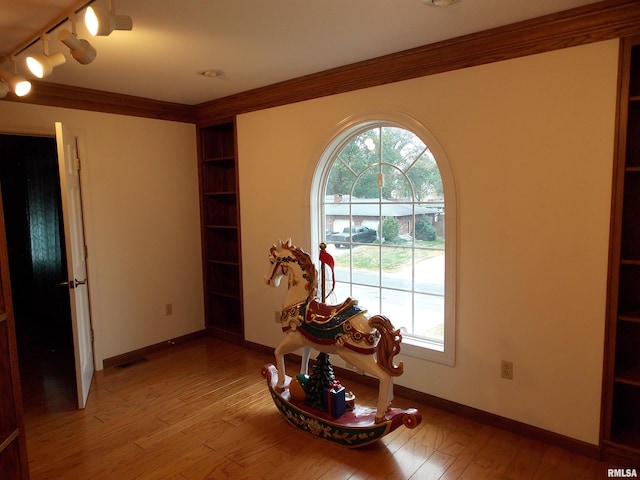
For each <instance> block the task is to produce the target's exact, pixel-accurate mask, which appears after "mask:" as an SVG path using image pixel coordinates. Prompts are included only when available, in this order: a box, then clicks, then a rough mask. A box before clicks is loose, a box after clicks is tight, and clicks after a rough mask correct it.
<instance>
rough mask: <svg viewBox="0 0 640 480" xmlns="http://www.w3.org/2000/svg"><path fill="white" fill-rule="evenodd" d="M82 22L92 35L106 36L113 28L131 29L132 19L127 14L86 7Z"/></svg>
mask: <svg viewBox="0 0 640 480" xmlns="http://www.w3.org/2000/svg"><path fill="white" fill-rule="evenodd" d="M84 22H85V24H86V26H87V29H88V30H89V33H90V34H91V35H93V36H94V37H95V36H96V35H99V36H107V35H109V34H110V33H111V32H113V31H114V30H132V29H133V20H131V17H129V16H127V15H116V14H115V13H112V12H109V11H108V10H105V9H104V8H100V7H93V6H92V7H88V8H87V10H86V12H85V14H84Z"/></svg>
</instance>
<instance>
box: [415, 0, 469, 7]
mask: <svg viewBox="0 0 640 480" xmlns="http://www.w3.org/2000/svg"><path fill="white" fill-rule="evenodd" d="M422 1H423V3H424V4H425V5H429V6H430V7H448V6H449V5H453V4H454V3H457V2H459V1H460V0H422Z"/></svg>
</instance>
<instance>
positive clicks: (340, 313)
mask: <svg viewBox="0 0 640 480" xmlns="http://www.w3.org/2000/svg"><path fill="white" fill-rule="evenodd" d="M363 311H364V308H361V307H359V306H358V300H356V299H354V298H351V297H348V298H347V299H346V300H345V301H344V302H342V303H340V304H337V305H328V304H326V303H322V302H319V301H318V300H312V301H311V302H309V304H308V305H307V311H306V312H305V319H304V321H305V323H307V324H311V325H312V326H313V327H314V328H316V329H319V330H331V329H333V328H335V327H337V326H338V325H340V324H342V323H343V322H345V321H346V320H348V319H349V318H351V317H353V316H355V315H357V314H359V313H361V312H363Z"/></svg>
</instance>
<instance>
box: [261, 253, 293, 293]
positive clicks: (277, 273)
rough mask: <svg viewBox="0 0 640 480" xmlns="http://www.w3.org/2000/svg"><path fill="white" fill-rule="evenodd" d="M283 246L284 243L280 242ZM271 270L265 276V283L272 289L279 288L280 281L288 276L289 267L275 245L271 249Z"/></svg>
mask: <svg viewBox="0 0 640 480" xmlns="http://www.w3.org/2000/svg"><path fill="white" fill-rule="evenodd" d="M280 245H281V246H282V242H280ZM269 264H270V265H269V270H268V271H267V273H266V274H265V276H264V283H266V284H267V285H269V286H270V287H277V286H279V285H280V280H282V278H283V277H286V276H287V271H288V266H287V264H286V263H285V262H283V258H282V257H281V256H280V252H279V249H278V247H276V245H275V244H273V245H272V246H271V248H270V249H269Z"/></svg>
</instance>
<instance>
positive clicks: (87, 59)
mask: <svg viewBox="0 0 640 480" xmlns="http://www.w3.org/2000/svg"><path fill="white" fill-rule="evenodd" d="M58 40H60V41H61V42H62V43H64V44H65V45H66V46H67V47H69V49H70V50H71V56H72V57H73V58H75V59H76V61H78V62H79V63H81V64H82V65H88V64H89V63H91V62H93V60H94V59H95V58H96V49H95V48H93V46H92V45H91V44H90V43H89V42H88V41H86V40H84V39H80V38H78V37H76V36H75V35H74V34H73V33H71V32H70V31H69V30H62V31H61V32H60V33H59V34H58Z"/></svg>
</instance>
